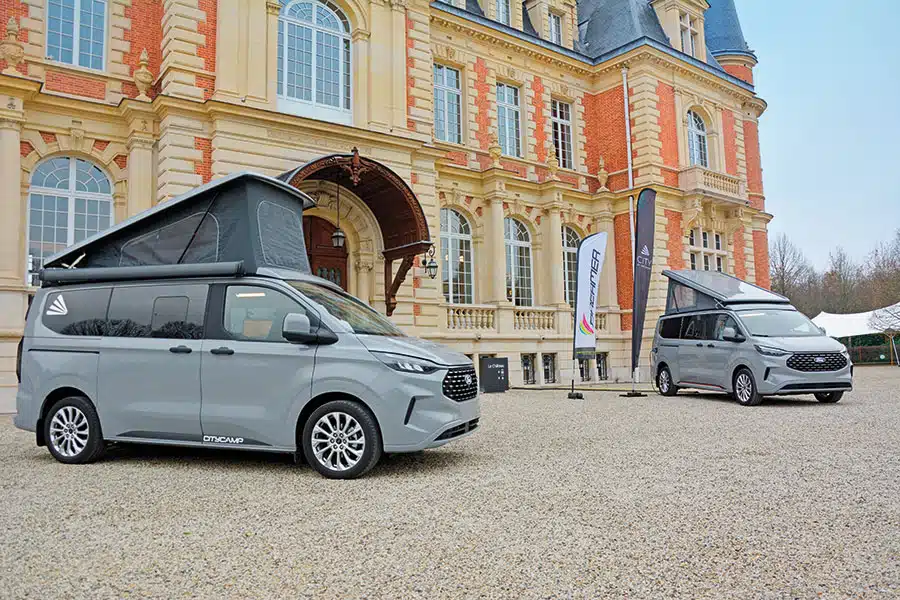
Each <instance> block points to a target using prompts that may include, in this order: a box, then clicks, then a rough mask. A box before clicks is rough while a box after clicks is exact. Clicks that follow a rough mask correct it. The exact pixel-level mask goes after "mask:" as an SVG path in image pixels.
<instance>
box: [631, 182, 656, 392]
mask: <svg viewBox="0 0 900 600" xmlns="http://www.w3.org/2000/svg"><path fill="white" fill-rule="evenodd" d="M634 228H635V232H634V305H633V307H632V308H633V310H632V313H631V314H632V320H631V373H632V376H633V374H634V370H635V369H637V366H638V361H639V360H640V357H641V342H642V341H643V338H644V319H645V318H646V316H647V296H648V295H649V293H650V275H651V271H652V270H653V237H654V235H655V233H656V192H655V191H654V190H651V189H646V190H644V191H642V192H641V195H640V196H638V201H637V210H636V214H635V217H634Z"/></svg>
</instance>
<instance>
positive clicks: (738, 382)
mask: <svg viewBox="0 0 900 600" xmlns="http://www.w3.org/2000/svg"><path fill="white" fill-rule="evenodd" d="M732 386H733V389H734V392H733V393H732V396H733V397H734V399H735V400H737V401H738V404H740V405H741V406H757V405H758V404H759V403H760V402H762V396H760V395H759V390H758V389H757V387H756V379H755V378H754V377H753V372H752V371H751V370H750V369H748V368H747V367H741V368H740V369H738V370H737V372H735V374H734V381H733V382H732Z"/></svg>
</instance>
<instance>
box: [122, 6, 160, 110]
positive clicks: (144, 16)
mask: <svg viewBox="0 0 900 600" xmlns="http://www.w3.org/2000/svg"><path fill="white" fill-rule="evenodd" d="M162 16H163V3H162V0H131V6H126V7H125V17H126V18H127V19H130V20H131V29H126V30H125V41H126V42H128V43H129V44H130V46H131V49H130V51H129V52H126V53H125V57H124V62H125V64H126V65H128V66H129V68H130V69H131V70H130V73H131V74H132V75H134V71H135V69H137V68H138V61H139V59H140V57H141V52H142V51H143V50H144V49H145V48H146V49H147V57H148V58H149V59H150V64H149V65H148V66H147V68H148V69H150V72H151V73H153V76H154V77H159V69H160V64H161V63H162ZM123 92H124V93H125V94H126V95H127V96H129V97H131V98H134V97H135V96H137V94H138V90H137V86H135V85H134V84H132V83H129V84H127V85H124V86H123ZM156 93H157V90H155V89H153V88H151V89H150V91H149V92H148V95H149V96H150V97H151V98H154V97H156Z"/></svg>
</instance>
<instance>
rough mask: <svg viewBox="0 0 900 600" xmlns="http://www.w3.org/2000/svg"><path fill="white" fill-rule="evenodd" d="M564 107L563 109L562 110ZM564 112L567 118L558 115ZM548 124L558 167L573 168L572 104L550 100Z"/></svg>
mask: <svg viewBox="0 0 900 600" xmlns="http://www.w3.org/2000/svg"><path fill="white" fill-rule="evenodd" d="M563 107H565V110H563ZM563 112H565V113H566V114H568V118H564V117H561V116H560V115H561V114H562V113H563ZM550 125H551V130H552V132H551V133H552V136H553V147H554V149H555V150H556V158H557V160H559V168H561V169H573V168H574V166H575V156H574V154H573V149H574V146H573V144H572V133H573V131H574V128H573V127H572V105H571V104H569V103H568V102H563V101H562V100H557V99H555V98H553V99H551V100H550Z"/></svg>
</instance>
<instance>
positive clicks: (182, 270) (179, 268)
mask: <svg viewBox="0 0 900 600" xmlns="http://www.w3.org/2000/svg"><path fill="white" fill-rule="evenodd" d="M243 274H244V261H236V262H219V263H183V264H175V265H151V266H135V267H95V268H86V269H58V268H47V269H42V270H41V273H40V278H41V281H42V282H43V283H44V284H46V285H48V286H59V285H73V284H76V283H99V282H105V281H135V280H141V279H179V278H193V277H240V276H241V275H243Z"/></svg>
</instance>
